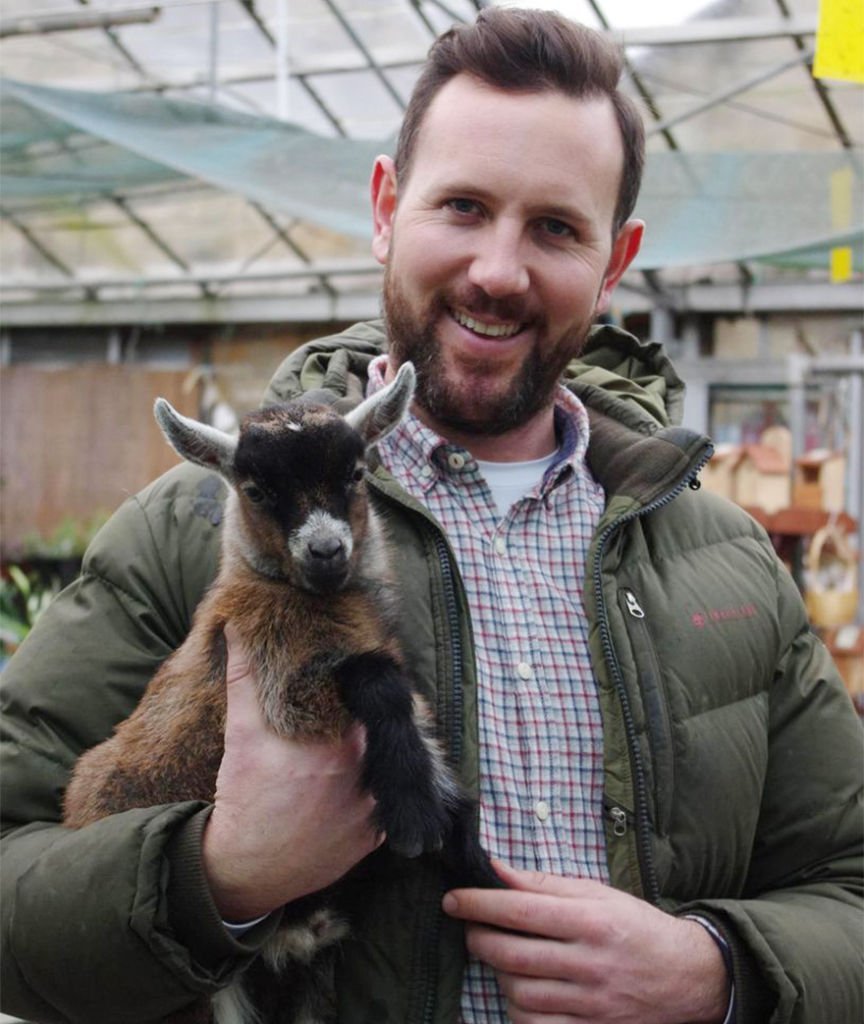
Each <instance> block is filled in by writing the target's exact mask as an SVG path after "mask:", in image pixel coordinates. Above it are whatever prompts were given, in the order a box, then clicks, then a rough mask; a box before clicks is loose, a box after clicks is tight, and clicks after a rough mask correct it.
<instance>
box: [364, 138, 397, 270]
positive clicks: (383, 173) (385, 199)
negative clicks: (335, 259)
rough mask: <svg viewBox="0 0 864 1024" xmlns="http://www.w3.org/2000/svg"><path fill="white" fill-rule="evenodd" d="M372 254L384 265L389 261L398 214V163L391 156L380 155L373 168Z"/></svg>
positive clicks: (371, 184)
mask: <svg viewBox="0 0 864 1024" xmlns="http://www.w3.org/2000/svg"><path fill="white" fill-rule="evenodd" d="M370 190H371V193H372V219H373V224H374V227H375V233H374V235H373V236H372V255H373V256H374V257H375V259H376V260H378V262H379V263H381V264H382V265H383V264H384V263H386V262H387V256H388V254H389V252H390V240H391V238H392V236H393V218H394V216H395V215H396V165H395V164H394V163H393V160H392V158H391V157H389V156H379V157H378V158H377V160H376V161H375V166H374V167H373V168H372V181H371V182H370Z"/></svg>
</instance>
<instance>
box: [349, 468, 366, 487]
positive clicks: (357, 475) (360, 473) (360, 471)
mask: <svg viewBox="0 0 864 1024" xmlns="http://www.w3.org/2000/svg"><path fill="white" fill-rule="evenodd" d="M365 475H366V467H365V466H358V467H357V468H356V469H355V470H354V472H353V473H352V474H351V483H352V484H359V483H360V481H361V480H362V479H363V477H364V476H365Z"/></svg>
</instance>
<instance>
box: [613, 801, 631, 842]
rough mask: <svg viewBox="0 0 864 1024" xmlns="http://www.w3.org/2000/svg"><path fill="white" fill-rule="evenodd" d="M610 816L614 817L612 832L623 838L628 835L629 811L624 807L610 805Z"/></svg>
mask: <svg viewBox="0 0 864 1024" xmlns="http://www.w3.org/2000/svg"><path fill="white" fill-rule="evenodd" d="M609 817H610V818H611V819H612V834H613V835H614V836H617V837H618V838H619V839H623V837H624V836H626V835H627V812H626V811H625V810H624V809H623V807H610V808H609Z"/></svg>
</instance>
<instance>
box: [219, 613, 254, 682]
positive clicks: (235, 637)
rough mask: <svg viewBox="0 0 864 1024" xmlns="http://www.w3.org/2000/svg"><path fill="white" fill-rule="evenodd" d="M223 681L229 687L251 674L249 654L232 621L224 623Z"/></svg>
mask: <svg viewBox="0 0 864 1024" xmlns="http://www.w3.org/2000/svg"><path fill="white" fill-rule="evenodd" d="M223 635H224V637H225V653H226V662H225V683H226V685H227V686H228V687H229V689H230V688H231V686H232V684H235V683H239V682H242V681H243V680H244V679H247V678H249V677H250V676H251V675H252V667H251V665H250V663H249V655H248V654H247V653H246V648H245V647H244V646H243V641H242V640H241V639H240V634H239V633H238V632H237V627H236V626H235V625H234V623H233V622H226V623H225V630H224V634H223Z"/></svg>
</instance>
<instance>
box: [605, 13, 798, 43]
mask: <svg viewBox="0 0 864 1024" xmlns="http://www.w3.org/2000/svg"><path fill="white" fill-rule="evenodd" d="M816 28H817V16H816V15H815V14H802V15H796V16H795V17H789V18H707V19H705V20H693V21H685V22H682V23H681V24H680V25H666V26H659V25H658V26H650V27H645V28H622V29H616V28H611V27H610V28H609V29H607V31H608V33H609V35H611V36H613V37H614V38H615V40H616V41H617V42H619V43H621V44H622V45H623V46H690V45H692V44H694V43H740V42H745V41H747V40H754V39H784V38H788V37H790V36H799V37H803V36H812V35H815V34H816Z"/></svg>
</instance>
